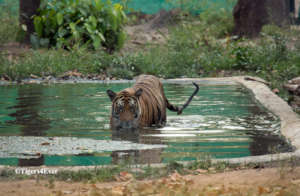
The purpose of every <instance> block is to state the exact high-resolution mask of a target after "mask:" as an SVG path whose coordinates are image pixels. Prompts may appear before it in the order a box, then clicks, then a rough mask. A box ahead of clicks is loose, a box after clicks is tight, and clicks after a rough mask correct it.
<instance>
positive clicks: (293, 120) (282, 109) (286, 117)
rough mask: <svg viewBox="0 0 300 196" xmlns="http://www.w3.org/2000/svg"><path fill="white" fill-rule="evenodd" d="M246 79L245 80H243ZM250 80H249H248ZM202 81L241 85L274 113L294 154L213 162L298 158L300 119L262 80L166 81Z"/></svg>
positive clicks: (183, 80) (182, 79) (299, 149)
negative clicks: (293, 148)
mask: <svg viewBox="0 0 300 196" xmlns="http://www.w3.org/2000/svg"><path fill="white" fill-rule="evenodd" d="M245 78H246V79H245ZM249 78H250V80H249ZM203 80H207V81H209V80H210V81H216V82H220V83H222V82H224V83H226V82H232V81H233V82H235V83H237V84H241V85H243V86H244V87H246V88H247V89H248V90H250V91H251V92H252V94H253V96H254V98H255V99H256V100H257V101H258V102H259V103H261V104H262V105H263V106H264V107H265V108H266V109H268V110H269V111H271V112H272V113H274V114H275V115H276V116H278V117H279V119H280V122H281V133H282V135H283V136H284V137H285V138H286V139H288V140H289V141H290V143H291V145H292V146H293V147H295V151H294V152H288V153H277V154H269V155H260V156H248V157H241V158H230V159H214V160H213V161H215V162H218V161H226V162H229V163H262V162H270V161H275V160H278V161H279V160H286V159H290V158H292V157H297V158H300V117H299V115H298V114H296V113H295V112H294V111H293V109H292V108H291V107H290V106H289V105H288V104H287V102H285V101H284V100H283V99H281V98H280V97H279V96H277V95H276V94H275V93H273V92H272V91H271V90H270V88H269V87H268V86H267V85H266V84H265V82H264V80H263V79H261V78H258V77H252V76H251V77H250V76H235V77H224V78H180V79H170V80H166V81H167V82H171V83H189V82H192V81H194V82H197V81H198V82H200V81H203Z"/></svg>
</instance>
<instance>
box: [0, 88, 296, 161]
mask: <svg viewBox="0 0 300 196" xmlns="http://www.w3.org/2000/svg"><path fill="white" fill-rule="evenodd" d="M131 85H132V84H131V83H114V84H94V83H89V84H51V85H41V84H35V85H11V86H10V85H8V86H0V92H1V93H0V165H19V166H38V165H48V166H62V165H63V166H69V165H109V164H118V163H121V162H130V163H134V164H148V163H167V162H169V161H174V160H175V161H190V160H198V159H203V158H207V157H209V158H216V159H220V158H236V157H245V156H255V155H264V154H270V153H278V152H287V151H291V149H292V148H291V147H290V145H289V144H288V143H287V142H286V141H285V139H284V138H283V137H282V136H281V134H280V121H279V119H278V118H277V117H276V116H275V115H273V114H272V113H270V112H268V111H267V110H265V109H264V108H263V107H262V106H261V105H260V104H259V103H257V102H256V101H255V100H254V99H253V97H252V95H251V93H249V92H248V91H247V90H246V89H245V88H244V87H242V86H240V85H236V84H200V83H199V85H200V90H199V93H198V94H197V96H195V97H194V99H193V101H192V102H191V104H190V105H189V107H187V108H186V109H185V110H184V112H183V114H182V115H179V116H178V115H177V114H176V113H173V112H170V111H168V113H167V124H166V126H165V127H163V128H146V129H142V130H139V131H138V133H135V134H127V133H125V134H122V135H121V134H113V133H112V132H111V131H110V129H109V117H110V107H111V102H110V100H109V98H108V96H107V95H106V90H107V89H112V90H114V91H120V90H121V89H124V88H126V87H129V86H131ZM164 89H165V93H166V96H167V98H168V99H169V100H170V102H171V103H173V104H175V105H182V104H183V103H184V102H185V101H186V100H187V98H188V97H189V96H190V95H191V94H192V92H193V91H194V87H193V85H192V84H164Z"/></svg>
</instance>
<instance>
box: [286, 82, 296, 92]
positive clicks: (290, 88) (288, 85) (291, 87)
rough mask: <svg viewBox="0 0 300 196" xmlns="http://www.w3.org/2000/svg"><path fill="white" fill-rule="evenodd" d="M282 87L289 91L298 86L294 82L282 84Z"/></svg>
mask: <svg viewBox="0 0 300 196" xmlns="http://www.w3.org/2000/svg"><path fill="white" fill-rule="evenodd" d="M283 87H284V88H286V89H287V90H288V91H290V92H295V91H296V90H297V88H298V87H299V86H298V85H296V84H284V85H283Z"/></svg>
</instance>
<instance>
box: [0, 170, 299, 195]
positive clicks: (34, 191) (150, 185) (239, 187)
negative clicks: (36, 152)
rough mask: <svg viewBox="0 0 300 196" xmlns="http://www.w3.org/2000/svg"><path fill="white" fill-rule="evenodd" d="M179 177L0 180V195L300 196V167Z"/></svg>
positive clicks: (175, 175) (125, 174)
mask: <svg viewBox="0 0 300 196" xmlns="http://www.w3.org/2000/svg"><path fill="white" fill-rule="evenodd" d="M198 172H199V173H198V174H194V175H186V176H182V175H180V174H178V173H173V174H172V175H170V176H168V177H165V178H160V179H155V180H143V181H136V180H135V179H134V178H132V177H131V175H130V174H128V173H126V172H124V173H123V174H122V175H123V178H122V180H123V181H120V180H119V182H110V183H84V182H61V181H49V180H47V181H45V180H40V181H38V180H17V181H15V180H14V181H9V182H7V181H4V180H0V195H3V196H4V195H5V196H13V195H22V196H51V195H53V196H61V195H72V196H73V195H74V196H79V195H80V196H98V195H99V196H100V195H105V196H106V195H116V196H117V195H184V196H185V195H205V196H206V195H208V196H214V195H274V196H275V195H276V196H289V195H290V196H298V195H300V167H296V168H290V167H289V168H284V167H279V168H266V169H246V170H238V171H229V172H224V173H215V174H208V173H205V172H203V171H198Z"/></svg>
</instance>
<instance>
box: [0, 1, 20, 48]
mask: <svg viewBox="0 0 300 196" xmlns="http://www.w3.org/2000/svg"><path fill="white" fill-rule="evenodd" d="M17 6H18V2H17V1H9V0H3V1H1V3H0V22H1V26H0V45H1V44H4V43H8V42H11V41H15V40H16V37H17V33H18V30H19V21H18V13H17V10H16V9H14V8H16V7H17Z"/></svg>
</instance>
